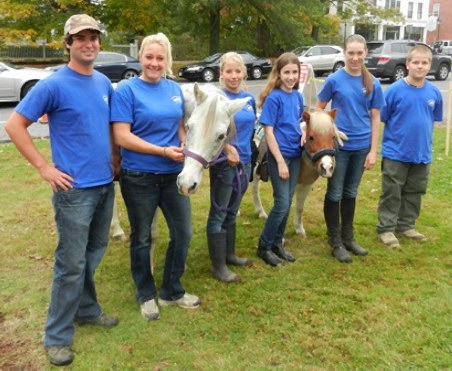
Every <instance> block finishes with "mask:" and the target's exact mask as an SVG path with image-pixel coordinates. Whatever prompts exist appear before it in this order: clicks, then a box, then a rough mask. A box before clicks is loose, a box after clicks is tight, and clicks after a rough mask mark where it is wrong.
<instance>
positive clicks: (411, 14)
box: [407, 2, 414, 19]
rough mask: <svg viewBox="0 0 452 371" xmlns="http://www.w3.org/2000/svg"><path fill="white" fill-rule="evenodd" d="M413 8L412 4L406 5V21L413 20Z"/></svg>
mask: <svg viewBox="0 0 452 371" xmlns="http://www.w3.org/2000/svg"><path fill="white" fill-rule="evenodd" d="M413 8H414V5H413V3H411V2H410V3H408V14H407V18H408V19H413Z"/></svg>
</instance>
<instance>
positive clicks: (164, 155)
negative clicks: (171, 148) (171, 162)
mask: <svg viewBox="0 0 452 371" xmlns="http://www.w3.org/2000/svg"><path fill="white" fill-rule="evenodd" d="M163 157H166V147H163Z"/></svg>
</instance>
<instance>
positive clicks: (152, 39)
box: [138, 32, 174, 78]
mask: <svg viewBox="0 0 452 371" xmlns="http://www.w3.org/2000/svg"><path fill="white" fill-rule="evenodd" d="M151 44H159V45H160V46H162V47H163V49H165V54H166V66H165V74H164V75H163V77H170V78H174V75H173V70H172V68H173V56H172V47H171V43H170V41H169V39H168V38H167V37H166V35H165V34H164V33H161V32H159V33H156V34H154V35H149V36H146V37H145V38H144V39H143V41H142V42H141V47H140V51H139V53H138V55H139V57H142V56H143V53H144V49H145V48H146V47H147V46H148V45H151Z"/></svg>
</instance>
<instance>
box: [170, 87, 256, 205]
mask: <svg viewBox="0 0 452 371" xmlns="http://www.w3.org/2000/svg"><path fill="white" fill-rule="evenodd" d="M182 92H183V94H184V100H185V129H186V131H187V136H186V141H185V155H186V156H185V162H184V168H183V169H182V172H181V173H180V174H179V176H178V177H177V185H178V188H179V192H180V193H182V194H184V195H186V196H188V195H189V194H191V193H195V192H196V191H197V189H198V187H199V185H200V183H201V178H202V171H203V169H204V168H207V167H208V166H209V165H210V163H211V161H212V160H213V159H214V158H215V156H216V155H217V154H219V153H220V152H221V150H222V148H223V147H224V145H225V143H226V141H227V139H229V138H231V137H233V136H234V135H235V125H234V121H233V116H234V114H235V113H236V112H237V111H239V110H241V109H242V108H243V107H244V106H245V104H246V103H247V102H248V100H249V98H243V99H235V100H230V99H228V98H227V97H226V95H225V94H224V93H223V92H222V91H221V90H220V89H218V88H216V87H214V86H212V85H206V86H202V87H201V86H199V85H198V84H196V83H195V84H186V85H183V86H182Z"/></svg>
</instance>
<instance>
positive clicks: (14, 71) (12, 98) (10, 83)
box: [0, 62, 53, 102]
mask: <svg viewBox="0 0 452 371" xmlns="http://www.w3.org/2000/svg"><path fill="white" fill-rule="evenodd" d="M52 73H53V72H52V71H46V70H43V69H39V68H28V67H19V66H14V65H12V64H9V63H5V62H0V102H19V101H20V100H21V99H23V98H24V97H25V96H26V95H27V93H28V92H29V91H30V90H31V88H32V87H33V86H34V85H35V84H36V83H37V82H38V81H39V80H41V79H44V78H46V77H47V76H49V75H51V74H52Z"/></svg>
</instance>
